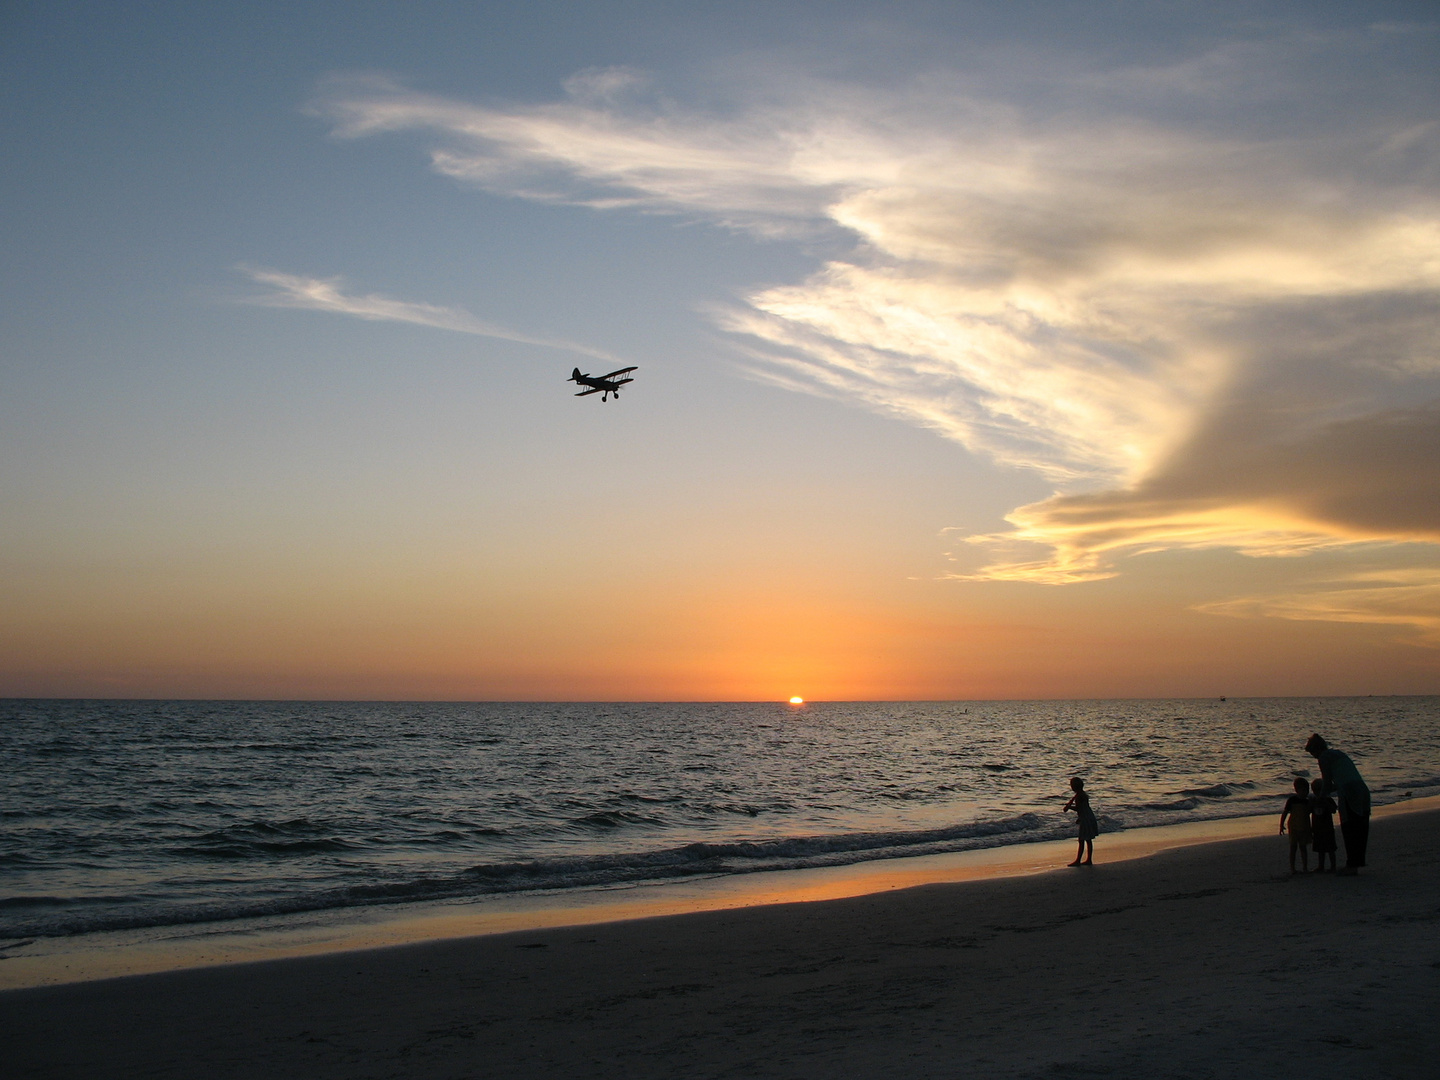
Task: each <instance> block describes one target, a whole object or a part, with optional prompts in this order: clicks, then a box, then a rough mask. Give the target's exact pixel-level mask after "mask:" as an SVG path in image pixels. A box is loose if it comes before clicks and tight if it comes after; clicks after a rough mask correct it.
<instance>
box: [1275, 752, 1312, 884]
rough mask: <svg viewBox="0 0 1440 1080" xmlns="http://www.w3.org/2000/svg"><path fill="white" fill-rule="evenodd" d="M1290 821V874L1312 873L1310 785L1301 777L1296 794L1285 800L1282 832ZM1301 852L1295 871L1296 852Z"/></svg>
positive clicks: (1282, 811)
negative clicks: (1298, 865)
mask: <svg viewBox="0 0 1440 1080" xmlns="http://www.w3.org/2000/svg"><path fill="white" fill-rule="evenodd" d="M1287 818H1288V819H1289V821H1290V873H1292V874H1294V873H1304V874H1308V873H1309V872H1310V785H1309V783H1307V782H1306V781H1305V780H1303V779H1301V778H1300V777H1298V776H1297V777H1296V778H1295V794H1294V795H1291V796H1290V797H1289V798H1288V799H1286V800H1285V809H1284V810H1281V811H1280V831H1281V832H1282V833H1283V832H1284V831H1285V821H1286V819H1287ZM1297 851H1298V852H1300V865H1301V866H1302V867H1304V869H1303V870H1300V871H1297V870H1296V869H1295V852H1297Z"/></svg>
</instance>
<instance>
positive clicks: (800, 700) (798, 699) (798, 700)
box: [790, 697, 805, 705]
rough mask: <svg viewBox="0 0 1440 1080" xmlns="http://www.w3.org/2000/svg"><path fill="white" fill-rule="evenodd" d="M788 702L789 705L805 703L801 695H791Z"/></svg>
mask: <svg viewBox="0 0 1440 1080" xmlns="http://www.w3.org/2000/svg"><path fill="white" fill-rule="evenodd" d="M790 704H791V705H804V704H805V699H804V698H803V697H792V698H791V699H790Z"/></svg>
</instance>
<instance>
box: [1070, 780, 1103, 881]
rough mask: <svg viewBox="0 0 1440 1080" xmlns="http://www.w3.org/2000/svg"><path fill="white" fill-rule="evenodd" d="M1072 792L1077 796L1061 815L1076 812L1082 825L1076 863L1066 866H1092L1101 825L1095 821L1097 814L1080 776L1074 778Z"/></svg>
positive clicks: (1071, 785) (1071, 781) (1071, 799)
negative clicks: (1091, 805) (1091, 807)
mask: <svg viewBox="0 0 1440 1080" xmlns="http://www.w3.org/2000/svg"><path fill="white" fill-rule="evenodd" d="M1070 790H1071V791H1073V792H1074V793H1075V794H1073V795H1071V796H1070V801H1069V802H1067V803H1066V804H1065V809H1064V810H1062V811H1061V813H1062V814H1063V813H1068V812H1069V811H1071V810H1074V811H1075V817H1076V819H1077V821H1078V822H1079V824H1080V847H1079V848H1078V849H1077V850H1076V852H1075V861H1074V862H1072V863H1067V864H1066V865H1067V866H1090V865H1092V862H1093V860H1094V858H1095V837H1097V836H1099V835H1100V823H1099V822H1098V821H1096V820H1095V812H1094V811H1093V810H1091V809H1090V796H1089V795H1087V794H1085V781H1084V780H1081V779H1080V777H1078V776H1072V777H1071V778H1070Z"/></svg>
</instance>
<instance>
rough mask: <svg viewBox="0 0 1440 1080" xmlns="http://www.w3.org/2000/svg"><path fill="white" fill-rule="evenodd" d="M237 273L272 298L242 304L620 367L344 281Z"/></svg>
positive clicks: (597, 353)
mask: <svg viewBox="0 0 1440 1080" xmlns="http://www.w3.org/2000/svg"><path fill="white" fill-rule="evenodd" d="M237 269H239V270H240V271H241V272H242V273H244V274H246V275H247V276H249V277H250V279H251V280H253V281H257V282H259V283H260V284H262V285H269V286H271V287H272V288H273V290H274V291H273V292H268V293H263V294H261V295H259V296H253V297H249V298H248V300H247V302H248V303H252V304H259V305H261V306H263V307H280V308H301V309H304V310H306V311H328V312H331V313H333V314H336V315H350V316H353V317H354V318H357V319H368V320H370V321H372V322H402V323H413V324H414V325H416V326H430V327H434V328H435V329H437V330H453V331H455V332H456V333H460V334H475V335H476V336H478V337H490V338H500V339H501V340H503V341H517V342H520V343H522V344H525V345H541V346H544V347H545V348H549V349H560V350H563V351H565V352H573V353H579V354H580V355H582V356H593V357H595V358H596V359H599V360H605V361H614V362H621V361H620V360H619V358H618V357H615V356H612V355H611V354H609V353H607V352H603V351H601V350H599V349H594V348H591V347H590V346H588V345H579V344H576V343H575V342H573V341H563V340H559V339H555V338H543V337H535V336H533V335H530V334H522V333H520V332H519V331H516V330H510V329H507V328H506V327H503V326H498V325H496V324H495V323H491V322H486V321H485V320H483V319H477V318H476V317H475V316H474V315H471V314H470V313H469V312H468V311H465V310H463V309H461V308H447V307H438V306H436V305H434V304H423V303H416V302H414V301H410V300H394V299H391V298H390V297H388V296H381V295H380V294H379V293H368V294H366V295H364V296H355V295H352V294H347V293H346V292H345V291H344V279H343V278H338V277H335V278H313V277H304V276H302V275H299V274H286V273H282V272H281V271H279V270H266V269H263V268H259V267H250V266H241V267H238V268H237Z"/></svg>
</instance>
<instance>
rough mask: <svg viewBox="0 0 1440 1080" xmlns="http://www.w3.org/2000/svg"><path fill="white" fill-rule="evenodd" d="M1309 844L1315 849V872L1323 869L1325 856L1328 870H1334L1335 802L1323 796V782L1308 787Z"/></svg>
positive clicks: (1319, 781) (1318, 781)
mask: <svg viewBox="0 0 1440 1080" xmlns="http://www.w3.org/2000/svg"><path fill="white" fill-rule="evenodd" d="M1310 789H1311V791H1310V843H1311V845H1312V846H1313V847H1314V848H1315V870H1316V872H1317V873H1319V872H1320V871H1323V870H1324V869H1325V856H1326V855H1329V856H1330V870H1331V872H1332V873H1333V872H1334V870H1335V817H1334V814H1335V800H1334V799H1332V798H1330V796H1329V795H1326V794H1325V781H1324V780H1316V781H1315V782H1314V783H1313V784H1311V785H1310Z"/></svg>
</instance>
